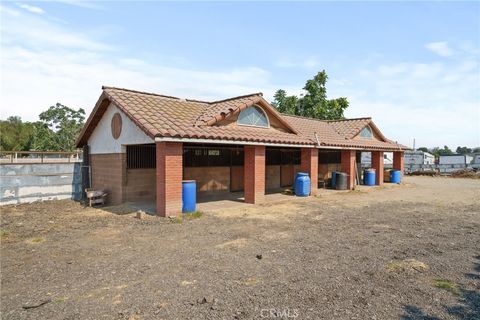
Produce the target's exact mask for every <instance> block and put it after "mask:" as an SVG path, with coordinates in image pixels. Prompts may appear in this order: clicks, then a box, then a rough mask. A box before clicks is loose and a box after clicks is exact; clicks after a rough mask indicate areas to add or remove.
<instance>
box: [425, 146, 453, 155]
mask: <svg viewBox="0 0 480 320" xmlns="http://www.w3.org/2000/svg"><path fill="white" fill-rule="evenodd" d="M430 153H432V154H433V155H434V156H436V157H438V156H449V155H452V154H453V151H452V150H450V148H449V147H448V146H443V149H440V148H439V147H435V148H433V149H431V152H430Z"/></svg>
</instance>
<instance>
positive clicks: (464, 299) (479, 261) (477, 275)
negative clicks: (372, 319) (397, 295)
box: [401, 255, 480, 320]
mask: <svg viewBox="0 0 480 320" xmlns="http://www.w3.org/2000/svg"><path fill="white" fill-rule="evenodd" d="M465 277H466V278H468V279H475V280H480V255H478V256H476V257H475V261H474V267H473V272H472V273H467V274H465ZM444 308H445V310H446V312H447V313H448V314H449V315H451V316H452V317H455V318H458V319H464V320H478V319H480V291H478V290H468V289H466V288H462V287H460V289H459V292H458V304H455V305H453V306H444ZM403 309H404V314H403V316H402V317H401V319H402V320H440V318H438V317H436V316H433V315H429V314H427V313H425V312H424V311H423V310H422V309H421V308H419V307H416V306H412V305H406V306H404V307H403Z"/></svg>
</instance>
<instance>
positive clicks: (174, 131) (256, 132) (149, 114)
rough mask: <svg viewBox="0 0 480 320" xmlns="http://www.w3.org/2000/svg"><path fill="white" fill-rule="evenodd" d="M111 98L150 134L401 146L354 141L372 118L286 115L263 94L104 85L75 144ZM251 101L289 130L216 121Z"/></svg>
mask: <svg viewBox="0 0 480 320" xmlns="http://www.w3.org/2000/svg"><path fill="white" fill-rule="evenodd" d="M110 102H112V103H114V104H115V105H116V106H117V107H118V108H119V109H121V110H122V111H123V112H124V113H125V114H126V115H127V116H128V117H129V118H130V119H131V120H132V121H133V122H134V123H135V124H136V125H138V126H139V128H141V129H142V130H143V131H144V132H145V133H146V134H147V135H148V136H150V137H151V138H152V139H153V138H155V137H171V138H190V139H212V140H222V141H225V142H226V143H228V141H248V142H259V143H272V144H292V145H311V146H313V145H316V144H317V138H316V136H317V137H318V139H319V141H320V145H321V146H338V147H351V148H375V149H390V150H392V149H398V145H396V144H394V143H392V142H381V141H376V140H372V141H364V139H362V140H361V141H359V140H350V138H349V137H350V136H352V135H354V131H355V130H357V129H358V131H360V130H361V128H360V129H359V127H360V124H361V123H363V122H362V121H366V119H368V121H371V120H370V119H369V118H365V119H362V120H360V119H355V120H353V121H334V122H329V121H320V120H314V119H309V118H302V117H297V116H288V115H283V114H280V113H278V111H276V109H275V108H273V107H271V106H270V105H269V104H268V102H267V101H266V100H264V99H263V97H262V94H261V93H255V94H251V95H246V96H240V97H235V98H230V99H226V100H220V101H214V102H205V101H198V100H188V99H180V98H176V97H171V96H164V95H159V94H153V93H147V92H141V91H134V90H128V89H121V88H113V87H103V93H102V95H101V96H100V99H99V100H98V102H97V105H96V106H95V108H94V110H93V111H92V113H91V114H90V116H89V118H88V119H87V122H86V124H85V126H84V128H83V130H82V132H81V133H80V136H79V138H78V139H77V146H83V145H85V144H86V143H87V141H88V138H89V137H90V134H91V133H92V132H93V130H94V129H95V127H96V125H97V124H98V122H99V121H100V119H101V117H102V116H103V114H104V113H105V111H106V109H107V107H108V105H109V103H110ZM253 104H258V105H262V106H263V107H265V108H268V109H269V110H270V111H271V112H272V114H273V116H275V117H277V118H278V120H279V121H280V122H282V123H283V124H284V125H285V126H286V127H287V128H290V129H291V132H283V131H279V130H276V129H273V128H255V127H244V126H219V125H213V124H215V123H216V122H218V121H220V120H222V119H225V118H227V117H229V116H230V115H234V114H237V113H238V112H239V111H241V110H243V109H244V108H247V107H249V106H251V105H253ZM372 124H373V122H372ZM362 128H363V127H362ZM315 132H316V133H317V135H316V136H315V134H314V133H315Z"/></svg>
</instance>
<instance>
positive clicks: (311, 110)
mask: <svg viewBox="0 0 480 320" xmlns="http://www.w3.org/2000/svg"><path fill="white" fill-rule="evenodd" d="M327 80H328V76H327V73H326V72H325V70H322V71H320V72H318V73H317V74H316V75H315V76H314V77H313V79H309V80H307V82H306V83H305V86H304V87H303V90H305V95H304V96H301V97H297V96H295V95H292V96H288V95H287V93H286V92H285V90H282V89H280V90H277V92H275V95H274V100H273V102H272V105H273V106H274V107H275V108H277V109H278V111H280V112H282V113H286V114H292V115H299V116H305V117H311V118H316V119H324V120H336V119H343V118H344V115H343V114H344V111H345V109H347V108H348V105H349V103H348V100H347V98H344V97H342V98H337V99H331V100H328V99H327V88H326V83H327Z"/></svg>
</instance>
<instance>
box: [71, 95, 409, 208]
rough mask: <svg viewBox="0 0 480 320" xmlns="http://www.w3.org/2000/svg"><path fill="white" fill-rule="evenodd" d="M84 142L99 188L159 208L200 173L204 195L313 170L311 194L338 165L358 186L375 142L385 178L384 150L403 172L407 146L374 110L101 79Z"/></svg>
mask: <svg viewBox="0 0 480 320" xmlns="http://www.w3.org/2000/svg"><path fill="white" fill-rule="evenodd" d="M102 89H103V91H102V94H101V95H100V98H99V99H98V102H97V103H96V105H95V108H94V109H93V111H92V113H91V114H90V116H89V118H88V119H87V122H86V124H85V126H84V128H83V129H82V131H81V133H80V135H79V137H78V139H77V142H76V143H77V146H78V147H83V148H84V150H85V151H86V152H85V153H86V157H85V161H86V164H87V165H89V166H90V168H91V170H90V173H91V179H92V181H91V184H92V187H93V188H94V189H103V190H106V191H108V193H109V198H108V201H109V203H110V204H120V203H123V202H151V203H155V207H156V212H157V214H158V215H160V216H168V215H176V214H178V213H179V212H180V211H181V207H182V180H196V181H197V198H198V199H199V200H200V201H208V200H209V199H221V198H222V197H224V198H228V197H229V196H231V195H232V194H240V195H241V197H242V199H243V200H244V201H245V202H247V203H260V202H262V201H264V196H265V194H266V193H269V192H278V191H279V190H282V188H285V187H288V186H291V185H292V183H293V180H294V176H295V173H296V172H298V171H303V172H307V173H308V174H309V175H310V177H311V180H312V186H311V194H315V193H316V191H317V188H318V186H319V184H321V183H322V182H323V181H325V180H326V179H327V178H328V177H329V176H330V175H331V172H332V171H334V170H341V171H343V172H345V173H347V174H348V188H353V186H354V183H355V177H356V171H355V170H356V168H357V167H358V166H359V162H360V158H361V157H360V153H361V152H362V151H364V152H365V151H368V152H371V159H372V167H373V168H375V169H377V173H378V174H377V184H379V185H380V184H382V183H383V165H384V163H383V160H384V156H383V153H384V152H393V167H394V168H395V169H399V170H402V172H403V161H404V157H403V153H404V151H405V150H406V149H407V147H405V146H403V145H400V144H397V143H395V142H393V141H391V140H389V139H387V138H386V137H385V136H384V135H383V134H382V133H381V131H380V130H379V129H378V127H377V126H376V125H375V124H374V123H373V121H372V120H371V119H370V118H359V119H346V120H338V121H321V120H315V119H311V118H305V117H298V116H291V115H285V114H280V113H279V112H278V111H277V110H276V109H275V108H274V107H272V106H271V105H270V104H269V103H268V102H267V101H266V100H265V99H264V98H263V97H262V94H261V93H255V94H251V95H246V96H239V97H234V98H230V99H225V100H220V101H214V102H205V101H198V100H186V99H180V98H176V97H171V96H164V95H159V94H153V93H146V92H140V91H134V90H127V89H121V88H113V87H103V88H102Z"/></svg>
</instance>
